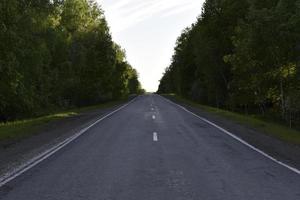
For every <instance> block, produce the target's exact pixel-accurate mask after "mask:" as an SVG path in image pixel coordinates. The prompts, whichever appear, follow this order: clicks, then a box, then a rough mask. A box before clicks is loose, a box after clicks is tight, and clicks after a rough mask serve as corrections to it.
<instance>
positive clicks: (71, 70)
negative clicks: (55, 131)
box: [0, 0, 143, 134]
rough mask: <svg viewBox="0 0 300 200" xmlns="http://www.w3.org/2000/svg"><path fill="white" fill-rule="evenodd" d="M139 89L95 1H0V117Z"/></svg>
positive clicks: (19, 116)
mask: <svg viewBox="0 0 300 200" xmlns="http://www.w3.org/2000/svg"><path fill="white" fill-rule="evenodd" d="M142 92H143V90H142V88H141V85H140V82H139V80H138V73H137V71H136V70H135V69H134V68H133V67H132V66H131V65H130V64H129V63H128V62H127V61H126V55H125V50H123V49H122V48H121V47H120V46H119V45H118V44H116V43H115V42H114V41H112V37H111V35H110V30H109V26H108V24H107V22H106V19H105V16H104V12H103V10H102V9H101V7H100V5H98V4H97V3H96V1H92V0H64V1H62V0H25V1H23V0H22V1H21V0H1V1H0V122H9V123H8V125H7V126H9V124H22V123H18V122H17V123H15V122H12V123H10V121H14V120H20V119H26V118H33V117H38V116H44V115H47V114H49V113H53V110H65V109H68V108H74V107H82V106H89V105H95V104H101V103H107V102H109V101H114V100H118V99H123V98H126V97H127V96H128V95H129V94H138V93H142ZM53 117H54V118H56V116H53ZM50 118H52V117H50ZM39 119H40V120H38V121H44V120H47V119H48V118H47V117H46V118H43V117H42V118H39ZM29 122H31V121H29ZM1 126H2V127H3V126H5V125H1ZM20 127H21V125H20ZM7 134H9V133H7Z"/></svg>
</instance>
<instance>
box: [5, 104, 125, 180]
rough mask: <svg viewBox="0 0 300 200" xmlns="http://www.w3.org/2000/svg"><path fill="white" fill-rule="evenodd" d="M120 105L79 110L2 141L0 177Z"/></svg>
mask: <svg viewBox="0 0 300 200" xmlns="http://www.w3.org/2000/svg"><path fill="white" fill-rule="evenodd" d="M122 105H124V104H123V103H120V104H117V105H111V106H109V107H107V108H100V109H92V110H90V109H89V110H88V111H83V112H80V113H79V114H78V115H74V116H69V117H66V118H63V119H59V120H53V121H50V122H48V123H45V124H44V125H42V126H41V127H39V128H38V130H37V131H36V133H35V134H33V135H31V136H29V137H26V138H23V139H21V140H14V141H13V142H11V141H9V142H5V143H2V145H0V177H1V176H3V175H5V174H7V173H8V172H9V171H11V170H13V169H16V168H18V167H19V166H21V165H22V164H23V163H26V162H27V161H28V160H31V159H32V158H34V157H36V156H37V155H39V154H41V153H43V152H45V151H46V150H48V149H50V148H52V147H54V146H55V145H57V144H59V143H60V142H62V141H64V140H66V139H67V138H69V137H71V136H73V135H75V134H76V133H78V132H79V131H80V130H82V129H84V128H85V127H87V126H89V125H91V124H93V123H94V122H95V121H97V120H98V119H99V118H101V117H103V116H105V115H107V114H108V113H111V112H112V111H114V110H116V109H118V108H120V107H121V106H122Z"/></svg>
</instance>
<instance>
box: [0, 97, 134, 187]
mask: <svg viewBox="0 0 300 200" xmlns="http://www.w3.org/2000/svg"><path fill="white" fill-rule="evenodd" d="M135 100H136V98H134V99H132V100H131V101H130V102H128V103H127V104H125V105H123V106H121V107H119V108H118V109H116V110H114V111H112V112H111V113H109V114H107V115H105V116H103V117H101V118H100V119H98V120H97V121H95V122H94V123H93V124H91V125H89V126H87V127H86V128H83V129H81V130H80V131H79V132H77V133H76V134H75V135H73V136H71V137H69V138H67V139H65V140H64V141H63V142H61V143H59V144H57V145H55V146H54V147H52V148H50V149H48V150H46V151H44V152H43V153H41V154H39V155H38V156H36V157H34V158H32V159H30V160H29V161H27V162H26V163H24V164H23V165H21V166H19V167H17V168H16V169H14V170H13V171H11V172H8V173H6V174H5V175H4V176H2V177H0V188H1V187H2V186H4V185H5V184H7V183H8V182H10V181H12V180H14V179H15V178H17V177H18V176H20V175H22V174H23V173H25V172H26V171H28V170H30V169H31V168H33V167H34V166H36V165H38V164H39V163H41V162H43V161H44V160H46V159H47V158H49V157H50V156H52V155H53V154H55V153H57V152H58V151H59V150H61V149H62V148H64V147H66V146H67V145H68V144H70V143H71V142H73V141H74V140H76V139H77V138H79V137H80V136H82V135H83V134H84V133H85V132H86V131H88V130H89V129H90V128H92V127H93V126H95V125H96V124H98V123H99V122H101V121H103V120H104V119H106V118H108V117H110V116H112V115H113V114H115V113H117V112H118V111H120V110H122V109H124V108H125V107H127V106H128V105H129V104H131V103H132V102H133V101H135Z"/></svg>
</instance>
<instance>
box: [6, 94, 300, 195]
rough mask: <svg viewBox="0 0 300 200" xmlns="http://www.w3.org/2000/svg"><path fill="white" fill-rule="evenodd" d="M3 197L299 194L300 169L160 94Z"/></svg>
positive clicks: (98, 128) (142, 100)
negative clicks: (259, 150) (270, 156)
mask: <svg viewBox="0 0 300 200" xmlns="http://www.w3.org/2000/svg"><path fill="white" fill-rule="evenodd" d="M0 199H1V200H27V199H28V200H65V199H66V200H79V199H82V200H248V199H249V200H250V199H251V200H298V199H300V176H299V175H298V174H296V173H295V172H293V171H291V170H289V169H287V168H285V167H283V166H281V165H279V164H277V163H276V162H274V161H272V160H270V159H268V158H266V157H265V156H263V155H261V154H259V153H257V152H255V151H253V150H252V149H250V148H249V147H247V146H245V145H244V144H242V143H240V142H238V141H236V140H234V139H232V138H231V137H230V136H228V135H226V134H224V133H223V132H221V131H220V130H218V129H216V128H215V127H213V126H211V125H209V124H207V123H205V122H203V121H201V120H200V119H198V118H196V117H195V116H193V115H191V114H190V113H187V112H185V111H184V110H182V109H180V108H179V107H177V106H176V105H173V104H171V103H169V102H167V101H166V100H165V99H163V98H162V97H160V96H157V95H148V96H141V97H138V99H137V100H136V101H134V102H133V103H131V104H130V105H129V106H127V107H126V108H124V109H123V110H121V111H119V112H118V113H116V114H114V115H112V116H111V117H110V118H107V119H105V120H104V121H102V122H100V123H99V124H97V125H95V126H94V127H92V128H91V129H89V130H88V131H87V132H86V134H85V135H83V136H82V137H80V138H78V139H77V140H75V141H73V142H72V143H71V144H69V145H68V146H66V147H65V148H63V149H61V150H60V151H59V152H57V153H56V154H55V155H53V156H51V157H50V158H48V159H47V160H45V161H43V162H42V163H40V164H39V165H37V166H35V167H34V168H32V169H30V170H29V171H27V172H26V173H24V174H22V175H21V176H19V177H17V178H16V179H14V180H13V181H11V182H9V183H8V184H6V185H5V186H3V187H2V188H1V189H0Z"/></svg>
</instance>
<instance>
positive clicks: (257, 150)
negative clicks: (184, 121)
mask: <svg viewBox="0 0 300 200" xmlns="http://www.w3.org/2000/svg"><path fill="white" fill-rule="evenodd" d="M159 96H160V95H159ZM160 97H162V98H163V99H165V101H167V102H169V103H171V104H173V105H176V106H178V107H179V108H181V109H182V110H184V111H186V112H188V113H190V114H192V115H193V116H195V117H197V118H198V119H200V120H202V121H204V122H206V123H208V124H210V125H211V126H213V127H215V128H217V129H219V130H220V131H222V132H224V133H225V134H227V135H229V136H230V137H232V138H233V139H235V140H237V141H239V142H240V143H242V144H244V145H246V146H247V147H249V148H250V149H252V150H254V151H256V152H258V153H259V154H261V155H263V156H265V157H266V158H268V159H270V160H272V161H274V162H275V163H277V164H279V165H281V166H283V167H285V168H287V169H289V170H291V171H293V172H295V173H296V174H298V175H300V170H299V169H296V168H294V167H292V166H289V165H288V164H285V163H283V162H281V161H279V160H277V159H276V158H274V157H272V156H270V155H269V154H267V153H265V152H263V151H262V150H260V149H258V148H256V147H254V146H252V145H251V144H249V143H248V142H246V141H245V140H243V139H241V138H239V137H238V136H236V135H234V134H233V133H231V132H229V131H227V130H225V129H224V128H222V127H220V126H218V125H217V124H215V123H213V122H211V121H209V120H208V119H205V118H203V117H200V116H198V115H196V114H195V113H193V112H191V111H189V110H188V109H186V108H185V107H183V106H181V105H179V104H177V103H174V102H172V101H170V100H169V99H166V98H165V97H163V96H160Z"/></svg>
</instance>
